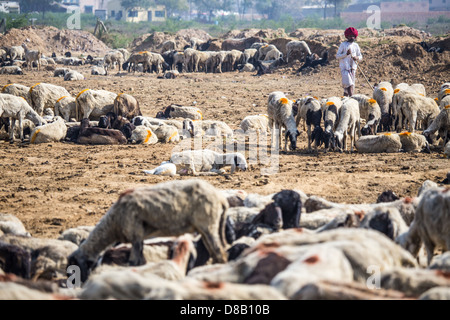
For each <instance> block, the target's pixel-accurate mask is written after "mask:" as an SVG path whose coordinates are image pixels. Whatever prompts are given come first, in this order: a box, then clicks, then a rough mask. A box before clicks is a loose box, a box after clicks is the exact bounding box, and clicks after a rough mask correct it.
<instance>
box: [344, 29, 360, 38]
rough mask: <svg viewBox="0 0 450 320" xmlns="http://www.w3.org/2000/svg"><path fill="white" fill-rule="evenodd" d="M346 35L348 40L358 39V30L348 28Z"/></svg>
mask: <svg viewBox="0 0 450 320" xmlns="http://www.w3.org/2000/svg"><path fill="white" fill-rule="evenodd" d="M344 35H345V37H346V38H348V37H350V36H353V37H355V38H356V37H357V36H358V30H356V29H355V28H353V27H350V28H347V29H345V32H344Z"/></svg>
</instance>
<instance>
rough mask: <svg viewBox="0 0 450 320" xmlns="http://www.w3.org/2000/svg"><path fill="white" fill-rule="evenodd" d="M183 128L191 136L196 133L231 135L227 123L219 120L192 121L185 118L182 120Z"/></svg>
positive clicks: (214, 135) (231, 131) (216, 135)
mask: <svg viewBox="0 0 450 320" xmlns="http://www.w3.org/2000/svg"><path fill="white" fill-rule="evenodd" d="M183 130H187V131H188V132H189V133H190V135H191V137H196V136H198V135H206V136H213V137H219V136H223V137H228V138H232V137H233V130H232V129H231V128H230V127H229V126H228V124H226V123H225V122H223V121H219V120H201V121H193V120H191V119H185V120H184V121H183Z"/></svg>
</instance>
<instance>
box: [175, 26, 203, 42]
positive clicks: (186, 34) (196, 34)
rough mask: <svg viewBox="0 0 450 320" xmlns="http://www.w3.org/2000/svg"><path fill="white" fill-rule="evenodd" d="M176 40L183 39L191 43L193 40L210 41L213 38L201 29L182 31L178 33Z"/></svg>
mask: <svg viewBox="0 0 450 320" xmlns="http://www.w3.org/2000/svg"><path fill="white" fill-rule="evenodd" d="M176 38H182V39H184V40H186V41H189V40H190V39H192V38H197V39H200V40H202V41H208V40H209V39H211V36H210V35H209V34H208V33H207V32H205V31H203V30H200V29H181V30H180V31H178V32H177V33H176Z"/></svg>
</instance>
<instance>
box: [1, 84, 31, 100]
mask: <svg viewBox="0 0 450 320" xmlns="http://www.w3.org/2000/svg"><path fill="white" fill-rule="evenodd" d="M29 92H30V87H27V86H24V85H22V84H17V83H10V84H7V85H6V86H4V87H3V88H2V91H1V93H8V94H12V95H13V96H18V97H22V98H24V99H25V100H27V102H28V103H29V104H30V96H29Z"/></svg>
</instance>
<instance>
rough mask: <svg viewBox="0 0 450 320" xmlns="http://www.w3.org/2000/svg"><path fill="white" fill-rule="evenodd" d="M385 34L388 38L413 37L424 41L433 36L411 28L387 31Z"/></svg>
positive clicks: (397, 28)
mask: <svg viewBox="0 0 450 320" xmlns="http://www.w3.org/2000/svg"><path fill="white" fill-rule="evenodd" d="M383 33H384V34H385V35H386V36H398V37H404V36H408V37H412V38H417V39H424V38H429V37H431V34H430V33H428V32H425V31H422V30H417V29H414V28H411V27H396V28H390V29H385V30H384V31H383Z"/></svg>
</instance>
